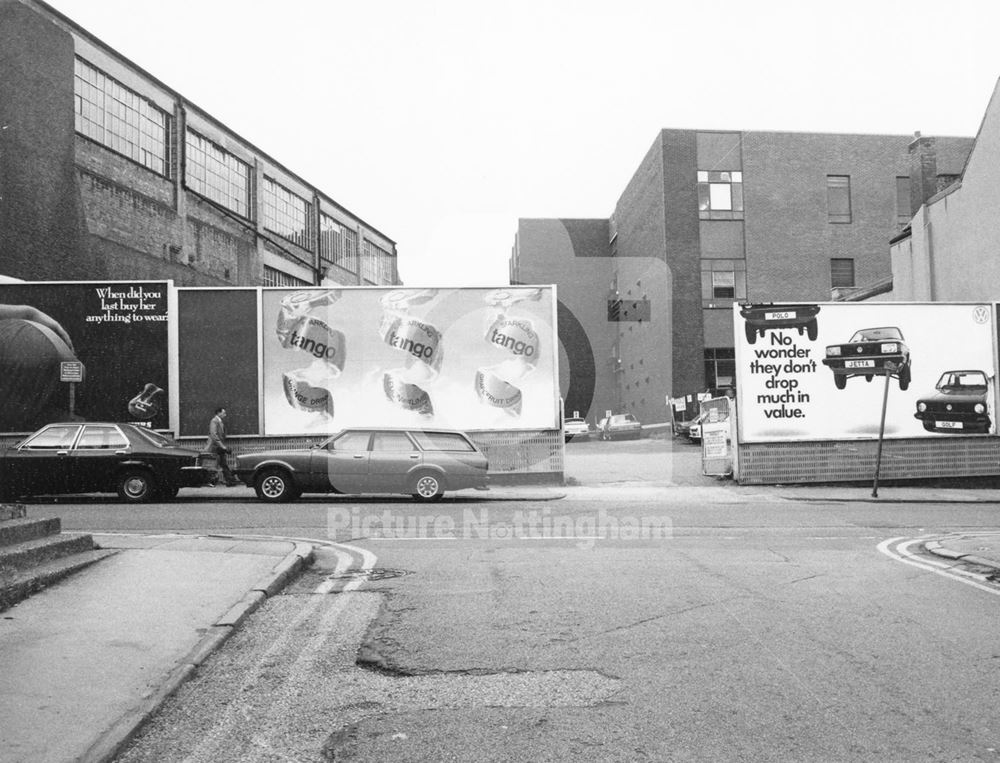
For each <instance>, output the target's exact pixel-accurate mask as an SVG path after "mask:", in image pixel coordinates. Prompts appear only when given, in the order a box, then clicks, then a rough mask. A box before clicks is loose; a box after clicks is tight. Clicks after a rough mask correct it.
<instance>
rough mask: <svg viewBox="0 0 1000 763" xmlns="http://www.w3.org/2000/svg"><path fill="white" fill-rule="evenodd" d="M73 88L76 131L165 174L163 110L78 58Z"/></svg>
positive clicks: (166, 120) (165, 133)
mask: <svg viewBox="0 0 1000 763" xmlns="http://www.w3.org/2000/svg"><path fill="white" fill-rule="evenodd" d="M73 88H74V98H73V101H74V109H75V119H76V131H77V132H78V133H80V134H81V135H85V136H87V137H88V138H90V139H91V140H95V141H97V142H98V143H100V144H101V145H104V146H107V147H108V148H110V149H111V150H112V151H116V152H118V153H119V154H122V155H124V156H127V157H128V158H129V159H131V160H132V161H134V162H138V163H139V164H141V165H142V166H143V167H147V168H148V169H151V170H152V171H153V172H156V173H158V174H160V175H164V176H166V174H167V167H168V162H167V145H168V141H167V130H168V120H169V117H168V116H167V113H166V112H165V111H162V110H161V109H158V108H157V107H156V106H154V105H153V104H152V103H150V102H149V101H147V100H146V99H145V98H143V97H142V96H140V95H139V94H138V93H136V92H134V91H132V90H129V89H128V88H127V87H125V86H124V85H122V84H121V83H120V82H118V81H116V80H113V79H111V77H109V76H108V75H106V74H105V73H104V72H102V71H100V70H99V69H95V68H94V67H93V66H91V65H90V64H88V63H87V62H86V61H84V60H83V59H81V58H78V59H76V64H75V76H74V85H73Z"/></svg>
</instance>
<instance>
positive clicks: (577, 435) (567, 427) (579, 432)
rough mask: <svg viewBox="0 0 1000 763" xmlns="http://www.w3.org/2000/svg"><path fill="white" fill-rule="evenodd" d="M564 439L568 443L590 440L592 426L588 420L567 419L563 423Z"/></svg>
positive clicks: (574, 417)
mask: <svg viewBox="0 0 1000 763" xmlns="http://www.w3.org/2000/svg"><path fill="white" fill-rule="evenodd" d="M563 438H564V439H565V440H566V442H569V441H570V440H576V441H580V440H589V439H590V424H588V423H587V420H586V419H581V418H578V417H576V416H573V417H571V418H568V419H566V420H565V421H563Z"/></svg>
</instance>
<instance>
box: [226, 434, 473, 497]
mask: <svg viewBox="0 0 1000 763" xmlns="http://www.w3.org/2000/svg"><path fill="white" fill-rule="evenodd" d="M487 470H488V463H487V460H486V456H485V455H483V453H482V451H480V450H479V448H477V447H476V445H475V443H474V442H472V440H471V439H469V436H468V435H467V434H465V433H464V432H459V431H455V430H445V429H433V430H431V429H398V428H383V427H371V428H357V429H345V430H343V431H342V432H338V433H337V434H335V435H333V436H332V437H328V438H327V439H325V440H323V441H321V442H319V443H317V444H315V445H313V446H312V447H311V448H301V449H295V450H268V451H263V452H260V453H248V454H244V455H240V456H237V457H236V459H235V464H233V465H232V471H233V474H235V475H236V477H237V479H239V480H241V481H243V482H244V483H246V484H247V485H249V486H250V487H252V488H253V489H254V490H255V491H256V493H257V497H258V498H259V499H260V500H262V501H270V502H278V501H294V500H296V499H297V498H299V497H300V496H301V495H302V494H303V493H340V494H348V495H361V494H365V493H403V494H409V495H412V496H413V498H414V499H416V500H420V501H430V500H437V499H440V498H441V497H442V496H443V495H444V492H445V491H446V490H462V489H465V488H485V487H486V483H487V479H488V475H487Z"/></svg>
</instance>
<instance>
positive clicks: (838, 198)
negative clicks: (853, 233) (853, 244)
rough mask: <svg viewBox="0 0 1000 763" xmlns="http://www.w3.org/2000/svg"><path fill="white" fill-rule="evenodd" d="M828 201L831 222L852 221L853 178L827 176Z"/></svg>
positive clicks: (847, 176)
mask: <svg viewBox="0 0 1000 763" xmlns="http://www.w3.org/2000/svg"><path fill="white" fill-rule="evenodd" d="M826 202H827V209H828V213H829V217H830V222H831V223H849V222H851V178H850V176H849V175H827V176H826Z"/></svg>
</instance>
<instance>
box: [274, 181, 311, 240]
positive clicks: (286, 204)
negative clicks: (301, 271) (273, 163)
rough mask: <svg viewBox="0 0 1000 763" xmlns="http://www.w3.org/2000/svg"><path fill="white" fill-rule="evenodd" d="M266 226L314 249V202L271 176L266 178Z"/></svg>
mask: <svg viewBox="0 0 1000 763" xmlns="http://www.w3.org/2000/svg"><path fill="white" fill-rule="evenodd" d="M263 207H264V227H265V228H267V229H268V230H269V231H271V232H272V233H277V234H278V235H279V236H282V237H284V238H287V239H288V240H289V241H291V242H292V243H295V244H298V245H299V246H301V247H302V248H303V249H308V250H309V251H312V248H313V245H312V226H311V221H312V204H310V203H309V202H308V201H306V200H305V199H303V198H302V197H301V196H296V195H295V194H294V193H292V192H291V191H289V190H288V189H287V188H285V187H284V186H281V185H278V183H276V182H274V181H273V180H272V179H271V178H269V177H265V178H264V197H263Z"/></svg>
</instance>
